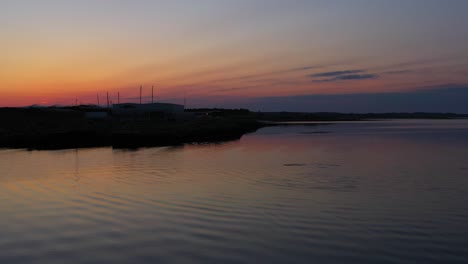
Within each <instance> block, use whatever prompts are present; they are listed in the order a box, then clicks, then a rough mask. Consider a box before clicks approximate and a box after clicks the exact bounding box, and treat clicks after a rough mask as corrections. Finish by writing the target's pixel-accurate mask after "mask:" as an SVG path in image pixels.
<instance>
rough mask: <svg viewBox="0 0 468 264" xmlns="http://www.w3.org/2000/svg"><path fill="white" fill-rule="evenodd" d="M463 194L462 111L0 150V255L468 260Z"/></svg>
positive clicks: (465, 139)
mask: <svg viewBox="0 0 468 264" xmlns="http://www.w3.org/2000/svg"><path fill="white" fill-rule="evenodd" d="M317 131H318V132H320V133H315V132H317ZM322 132H327V133H322ZM466 201H468V121H418V120H416V121H414V120H413V121H391V122H389V121H386V122H377V123H366V122H364V123H343V124H338V125H326V126H289V127H274V128H266V129H262V130H260V131H258V132H257V133H255V134H251V135H247V136H245V137H243V138H242V139H241V140H240V141H237V142H230V143H226V144H218V145H196V146H194V145H192V146H184V147H174V148H150V149H140V150H137V151H124V150H112V149H110V148H99V149H85V150H76V151H75V150H66V151H32V152H28V151H22V150H1V151H0V213H1V217H0V263H178V262H190V263H197V262H198V263H258V262H263V263H466V262H467V261H468V204H467V203H466Z"/></svg>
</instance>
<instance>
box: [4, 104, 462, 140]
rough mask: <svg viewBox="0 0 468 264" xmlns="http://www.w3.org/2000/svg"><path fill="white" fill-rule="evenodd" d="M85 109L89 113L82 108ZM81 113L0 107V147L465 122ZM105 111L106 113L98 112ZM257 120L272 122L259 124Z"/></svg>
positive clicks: (234, 112)
mask: <svg viewBox="0 0 468 264" xmlns="http://www.w3.org/2000/svg"><path fill="white" fill-rule="evenodd" d="M88 110H89V109H88ZM85 111H87V110H86V108H81V107H61V108H57V107H50V108H0V147H6V148H28V149H65V148H80V147H99V146H112V147H115V148H137V147H150V146H168V145H178V144H184V143H197V142H198V143H201V142H220V141H228V140H235V139H239V138H240V137H242V135H244V134H245V133H249V132H253V131H256V130H257V129H259V128H261V127H264V126H271V125H275V123H274V122H287V121H353V120H365V119H385V118H390V119H402V118H418V119H420V118H437V119H453V118H467V117H468V116H467V115H457V114H451V113H446V114H440V113H387V114H341V113H291V112H276V113H273V112H270V113H266V112H250V111H248V110H246V109H188V110H186V114H185V115H182V116H179V117H177V118H161V117H160V116H159V117H156V118H147V117H145V118H135V119H120V118H117V117H113V116H112V115H109V117H108V118H105V119H89V118H86V114H85ZM98 111H103V112H106V109H98ZM262 121H273V123H272V122H269V123H265V122H262Z"/></svg>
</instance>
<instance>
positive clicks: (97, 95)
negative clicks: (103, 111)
mask: <svg viewBox="0 0 468 264" xmlns="http://www.w3.org/2000/svg"><path fill="white" fill-rule="evenodd" d="M96 97H97V105H98V106H99V105H100V104H99V94H96Z"/></svg>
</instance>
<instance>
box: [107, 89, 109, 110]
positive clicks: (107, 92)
mask: <svg viewBox="0 0 468 264" xmlns="http://www.w3.org/2000/svg"><path fill="white" fill-rule="evenodd" d="M107 108H109V92H107Z"/></svg>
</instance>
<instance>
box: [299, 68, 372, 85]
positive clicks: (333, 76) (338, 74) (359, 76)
mask: <svg viewBox="0 0 468 264" xmlns="http://www.w3.org/2000/svg"><path fill="white" fill-rule="evenodd" d="M307 76H308V77H311V78H313V79H314V82H337V81H350V80H368V79H376V78H378V77H379V75H377V74H371V73H368V72H367V71H365V70H346V71H331V72H321V73H314V74H309V75H307ZM325 77H328V78H325Z"/></svg>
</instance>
